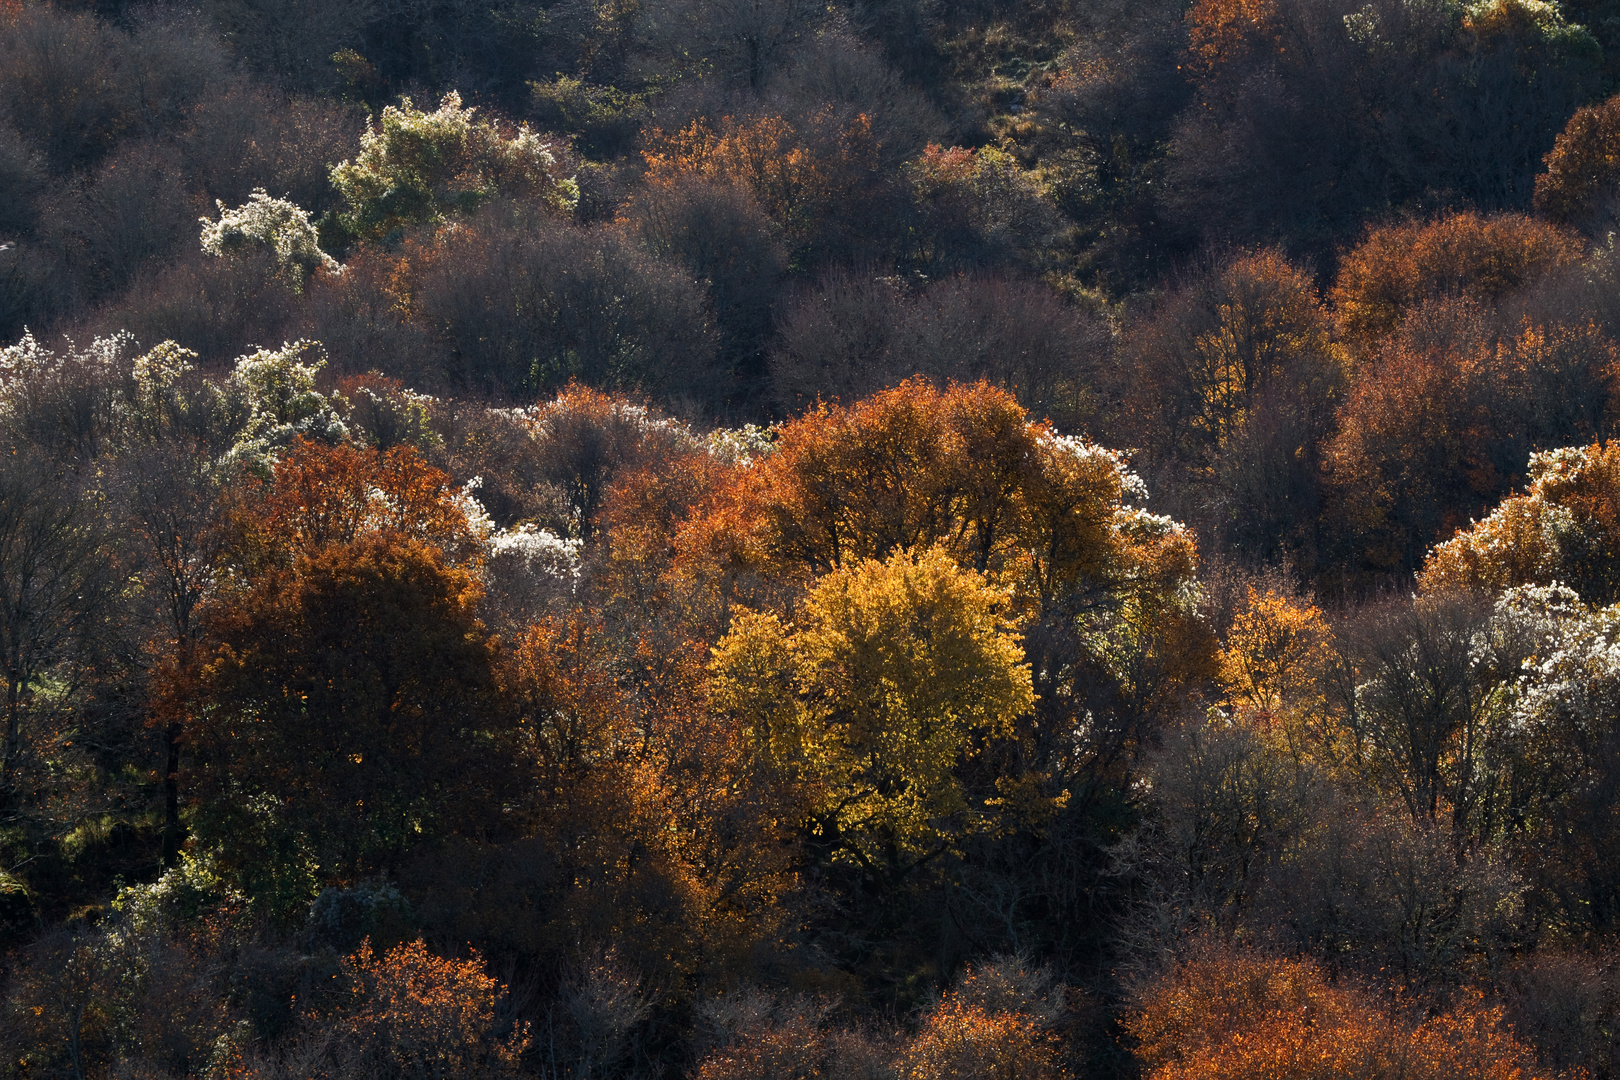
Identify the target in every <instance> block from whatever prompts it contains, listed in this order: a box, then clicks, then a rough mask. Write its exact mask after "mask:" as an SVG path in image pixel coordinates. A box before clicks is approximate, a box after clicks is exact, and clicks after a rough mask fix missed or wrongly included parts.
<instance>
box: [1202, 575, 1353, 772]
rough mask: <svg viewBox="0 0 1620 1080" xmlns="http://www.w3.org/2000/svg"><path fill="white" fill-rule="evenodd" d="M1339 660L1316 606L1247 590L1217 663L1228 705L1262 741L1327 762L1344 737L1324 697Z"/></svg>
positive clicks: (1304, 757)
mask: <svg viewBox="0 0 1620 1080" xmlns="http://www.w3.org/2000/svg"><path fill="white" fill-rule="evenodd" d="M1337 659H1338V657H1337V653H1336V652H1335V650H1334V638H1333V631H1332V630H1331V629H1329V628H1328V625H1327V620H1326V619H1325V618H1323V616H1322V611H1321V609H1320V608H1318V607H1317V606H1316V605H1315V604H1312V603H1309V602H1307V601H1300V600H1295V599H1293V598H1291V597H1288V596H1284V595H1282V594H1281V593H1278V592H1275V591H1273V590H1271V589H1266V590H1264V591H1261V590H1258V589H1256V588H1254V587H1253V586H1252V585H1251V586H1250V587H1249V591H1248V598H1247V600H1246V601H1245V604H1244V607H1243V608H1242V610H1240V611H1239V612H1238V614H1237V617H1236V618H1235V619H1233V621H1232V629H1231V630H1230V631H1229V632H1228V633H1227V635H1226V642H1225V646H1224V647H1223V648H1222V649H1221V651H1220V654H1219V655H1218V657H1217V662H1218V664H1219V666H1220V668H1219V675H1220V681H1221V685H1222V686H1223V687H1224V688H1225V689H1226V694H1227V703H1228V705H1229V706H1231V708H1232V709H1233V711H1234V712H1235V713H1237V714H1238V715H1239V717H1240V718H1241V719H1242V720H1243V721H1244V722H1246V723H1247V724H1248V725H1250V726H1252V727H1253V728H1254V729H1255V731H1256V733H1257V734H1258V735H1259V736H1260V737H1261V738H1262V739H1263V740H1264V741H1265V742H1267V743H1268V744H1270V745H1271V746H1272V747H1273V748H1275V749H1278V750H1283V751H1286V752H1287V753H1288V754H1289V755H1290V756H1292V757H1293V758H1294V760H1295V761H1297V762H1302V763H1303V762H1305V761H1313V762H1315V763H1317V764H1329V763H1331V762H1332V761H1333V760H1334V759H1335V758H1336V757H1337V754H1336V744H1337V741H1338V739H1339V738H1340V735H1341V732H1340V729H1339V727H1338V725H1337V724H1336V723H1335V717H1334V715H1333V711H1332V709H1331V707H1330V704H1329V701H1328V695H1327V689H1328V680H1329V678H1330V677H1331V675H1332V671H1333V667H1334V665H1335V663H1336V662H1337Z"/></svg>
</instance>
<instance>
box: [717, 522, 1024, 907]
mask: <svg viewBox="0 0 1620 1080" xmlns="http://www.w3.org/2000/svg"><path fill="white" fill-rule="evenodd" d="M1006 607H1007V595H1006V593H1005V592H1004V591H1002V590H1000V589H997V588H995V587H994V586H992V585H990V584H988V583H987V582H986V581H985V580H984V579H983V577H982V576H981V575H979V574H977V573H974V572H973V571H971V570H963V569H961V568H960V567H958V566H957V565H956V564H955V562H954V561H953V560H952V559H951V557H950V556H949V555H948V554H947V553H946V552H944V551H942V550H940V549H938V548H932V549H929V550H927V551H925V552H922V553H920V554H917V555H915V556H914V555H913V554H911V553H909V552H905V551H901V552H896V553H895V554H893V555H891V556H890V557H889V558H888V559H887V560H885V561H883V562H878V561H877V560H867V561H865V562H861V563H858V564H854V565H850V566H847V567H841V568H839V569H837V570H834V571H832V572H831V573H829V574H827V575H826V576H824V577H823V578H822V579H821V580H820V581H819V582H818V583H817V585H816V586H815V588H814V589H813V590H812V591H811V592H810V595H809V596H808V598H807V599H806V601H805V604H804V607H803V610H802V611H801V612H800V613H799V616H798V618H797V620H796V622H795V624H793V625H788V624H784V623H783V622H782V621H781V620H780V619H778V618H777V617H776V616H774V615H765V614H757V613H744V614H741V615H739V616H738V617H737V618H736V619H735V621H734V622H733V625H732V629H731V631H730V633H728V634H727V635H726V637H725V638H724V639H723V640H722V641H721V642H720V644H719V645H718V646H717V647H716V648H715V650H714V660H713V663H712V665H711V671H712V673H713V681H712V688H711V693H712V696H713V701H714V703H715V705H716V707H717V708H719V709H721V710H723V711H725V712H726V713H728V714H730V715H732V716H735V717H737V718H738V719H739V720H740V721H741V723H742V725H743V727H744V729H745V730H746V731H747V732H748V733H749V735H750V736H751V737H752V738H753V739H754V741H755V742H756V744H758V745H759V747H760V748H761V750H762V751H763V752H764V754H765V755H766V756H767V758H768V759H769V760H770V761H771V762H772V763H773V764H774V765H775V766H776V767H777V768H779V769H782V770H783V771H784V772H786V773H788V774H790V775H792V776H794V777H795V778H796V779H797V780H799V781H800V782H801V783H802V784H804V785H805V786H806V788H807V789H808V790H809V792H810V793H811V795H810V801H811V806H810V813H811V815H812V817H813V818H814V820H815V827H816V831H817V833H818V834H819V837H820V839H821V840H823V841H824V842H826V843H827V844H828V845H829V846H831V847H833V848H835V849H837V850H838V851H839V852H840V854H841V856H842V857H844V858H849V859H853V860H854V861H855V862H857V863H859V864H860V865H861V866H862V867H863V868H865V869H867V870H868V871H869V872H872V873H873V874H874V875H875V876H879V877H881V876H882V874H883V871H884V869H885V866H884V864H885V863H888V862H895V861H898V862H899V863H901V867H900V868H901V869H904V868H905V867H906V866H908V865H911V864H915V863H916V862H918V861H920V860H923V859H927V858H930V857H932V856H934V855H936V854H938V853H939V852H940V851H941V850H944V849H947V848H949V847H951V846H953V845H954V844H955V843H956V842H957V841H958V840H959V839H960V838H961V837H962V836H964V835H966V834H969V833H971V832H975V831H981V830H983V829H985V828H987V827H990V826H991V825H992V824H993V822H994V819H995V817H996V816H997V812H996V809H995V807H993V806H991V805H988V804H981V805H977V806H975V805H971V804H970V802H969V800H968V798H967V797H966V795H965V793H964V791H963V788H962V786H961V784H960V782H959V780H958V779H957V777H956V776H955V771H956V769H957V768H958V766H959V765H960V763H961V762H962V760H963V759H964V758H965V757H967V756H971V754H972V753H973V752H974V749H975V747H976V746H980V745H982V744H983V742H984V740H987V739H993V738H996V737H998V736H1006V735H1009V734H1010V733H1011V725H1012V721H1013V720H1014V719H1015V718H1016V717H1017V716H1019V715H1020V714H1022V713H1024V712H1026V711H1027V710H1029V709H1030V708H1031V707H1032V706H1033V705H1034V701H1035V695H1034V691H1033V690H1032V689H1031V685H1030V670H1029V666H1028V665H1027V664H1026V663H1024V656H1023V650H1022V649H1021V648H1020V647H1019V640H1018V637H1017V635H1016V634H1015V633H1014V632H1013V631H1012V629H1011V628H1010V627H1009V626H1008V625H1007V623H1006V621H1005V611H1006Z"/></svg>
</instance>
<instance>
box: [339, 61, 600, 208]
mask: <svg viewBox="0 0 1620 1080" xmlns="http://www.w3.org/2000/svg"><path fill="white" fill-rule="evenodd" d="M473 112H474V110H473V109H470V108H465V109H464V108H462V106H461V95H459V94H456V93H454V92H452V93H449V94H446V95H445V96H444V98H443V100H442V101H441V102H440V103H439V108H438V109H437V110H436V111H434V112H423V111H422V110H420V109H417V108H416V107H414V106H413V105H412V104H411V99H410V98H404V99H403V100H402V101H401V103H400V105H399V106H398V107H395V106H393V105H390V106H388V107H387V108H385V109H384V110H383V112H382V121H381V123H380V124H371V123H368V124H367V127H366V133H365V134H364V135H362V136H361V137H360V153H359V154H358V155H357V156H356V157H355V158H354V160H353V161H345V162H343V163H342V164H341V165H338V166H336V167H335V168H333V170H332V183H333V185H334V186H335V187H336V188H337V189H338V190H339V191H340V192H342V193H343V197H344V198H345V199H346V200H347V201H348V204H349V209H348V211H347V212H346V213H345V214H344V215H343V223H344V224H345V225H346V226H347V227H348V228H349V230H350V231H351V232H353V233H354V234H355V235H356V236H360V237H362V238H374V237H380V236H386V235H387V234H388V233H390V232H392V231H393V230H395V229H399V228H403V227H405V226H407V225H414V224H419V223H421V222H428V221H443V220H444V219H445V217H446V216H447V215H449V214H451V213H466V212H468V211H470V210H473V209H475V208H476V207H478V206H480V205H482V204H483V203H485V202H488V201H489V200H490V199H492V198H494V197H495V196H496V195H513V196H527V197H531V198H536V199H538V200H539V201H540V202H541V203H542V204H543V205H545V206H546V207H548V208H549V209H550V210H552V211H553V212H555V213H558V214H569V213H572V212H573V209H574V206H575V204H576V203H577V202H578V201H579V185H577V184H576V183H575V182H574V181H573V180H572V179H571V178H568V177H564V176H561V175H559V173H558V164H557V158H556V155H555V154H553V153H552V152H551V144H550V143H547V142H544V141H542V140H541V139H540V137H539V136H538V135H537V134H535V133H534V132H533V131H530V130H529V128H528V126H527V125H524V126H522V127H519V128H518V129H517V131H516V133H515V134H512V135H507V134H505V133H504V132H502V131H501V129H500V127H499V126H498V125H497V124H495V123H494V122H492V121H489V120H478V121H475V120H474V119H473Z"/></svg>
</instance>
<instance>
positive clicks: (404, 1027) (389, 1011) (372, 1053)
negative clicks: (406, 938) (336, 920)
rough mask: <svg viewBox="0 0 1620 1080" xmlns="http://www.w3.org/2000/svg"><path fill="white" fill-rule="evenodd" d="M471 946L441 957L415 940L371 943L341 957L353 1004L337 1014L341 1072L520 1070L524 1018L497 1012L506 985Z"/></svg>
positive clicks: (419, 1073)
mask: <svg viewBox="0 0 1620 1080" xmlns="http://www.w3.org/2000/svg"><path fill="white" fill-rule="evenodd" d="M481 960H482V958H481V957H480V956H479V955H478V953H477V952H476V951H475V952H473V953H472V955H471V956H469V957H468V958H467V959H465V960H457V959H440V958H439V957H437V956H434V955H433V954H432V953H431V952H429V951H428V948H427V946H426V945H425V944H424V943H423V942H422V941H421V940H420V939H418V940H416V941H414V942H409V943H407V944H402V945H399V946H396V947H395V948H392V949H390V950H388V952H387V953H385V954H383V955H382V956H378V955H377V952H376V950H375V949H373V948H372V946H371V942H369V941H367V942H365V943H364V944H362V946H361V947H360V951H359V952H357V953H355V954H354V955H352V956H347V957H344V959H343V976H344V978H345V980H346V981H347V982H348V983H349V987H350V994H351V995H352V998H353V1001H352V1004H351V1005H350V1006H349V1007H347V1008H345V1009H344V1010H343V1012H342V1013H341V1014H340V1016H339V1017H338V1018H336V1019H337V1023H336V1025H335V1026H336V1028H337V1033H338V1039H337V1040H336V1041H335V1043H334V1049H335V1056H336V1057H337V1059H338V1061H337V1062H336V1063H337V1064H338V1065H339V1067H340V1069H341V1071H342V1072H343V1073H344V1074H348V1075H353V1074H355V1073H361V1074H366V1073H371V1072H373V1071H374V1072H375V1073H380V1074H383V1075H406V1076H424V1077H426V1076H432V1077H439V1076H456V1075H465V1074H467V1073H469V1072H476V1073H477V1075H479V1076H489V1077H505V1076H516V1075H518V1062H519V1059H520V1058H521V1057H522V1055H523V1052H524V1050H525V1049H527V1047H528V1045H529V1042H530V1035H529V1030H528V1024H527V1023H525V1022H523V1021H517V1022H516V1023H514V1024H512V1025H511V1027H510V1028H509V1029H508V1030H505V1031H503V1030H502V1028H503V1027H506V1025H505V1024H503V1023H502V1018H501V1017H500V1016H499V1015H498V1011H497V1010H498V1008H499V1006H500V1005H501V1004H502V1002H501V999H502V998H503V997H504V996H505V994H506V987H504V986H502V985H501V984H500V983H499V982H497V981H496V980H495V979H493V978H491V977H490V976H489V975H487V974H485V972H484V965H483V963H482V962H481Z"/></svg>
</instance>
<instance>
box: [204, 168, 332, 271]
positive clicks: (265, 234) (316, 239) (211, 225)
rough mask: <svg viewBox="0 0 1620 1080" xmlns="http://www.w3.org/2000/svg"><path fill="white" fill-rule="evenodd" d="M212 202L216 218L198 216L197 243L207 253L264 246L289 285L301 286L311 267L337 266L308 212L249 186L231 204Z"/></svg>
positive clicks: (242, 250)
mask: <svg viewBox="0 0 1620 1080" xmlns="http://www.w3.org/2000/svg"><path fill="white" fill-rule="evenodd" d="M215 205H216V206H218V207H219V220H218V221H213V220H211V219H209V218H199V219H198V220H199V221H201V222H202V247H203V250H204V251H206V252H208V253H209V254H210V255H232V254H236V253H238V252H245V251H253V250H268V251H270V252H271V253H272V254H273V255H274V256H275V260H276V265H277V266H278V267H279V268H280V270H281V272H282V273H283V274H284V275H286V276H287V277H288V278H289V279H290V280H291V282H292V285H293V288H295V289H302V288H303V284H304V280H305V279H306V278H307V277H308V276H309V275H310V274H311V273H313V272H314V271H315V269H316V268H321V269H324V270H326V271H328V272H330V273H339V272H341V271H342V269H343V268H342V267H341V266H339V265H338V261H337V260H336V259H334V258H332V256H330V255H328V254H327V253H326V252H324V251H322V250H321V244H320V236H319V234H318V233H317V232H316V229H315V224H314V222H312V221H310V220H309V211H307V210H305V209H304V208H303V207H301V206H299V205H298V204H296V203H293V202H289V201H288V200H286V199H277V198H273V197H271V196H270V194H269V193H267V192H266V191H265V190H264V189H263V188H255V189H254V190H253V194H252V195H250V196H249V197H248V201H247V202H245V203H243V204H242V205H241V206H238V207H236V208H235V209H230V208H228V207H227V206H226V205H225V204H224V203H222V202H219V203H215Z"/></svg>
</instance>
